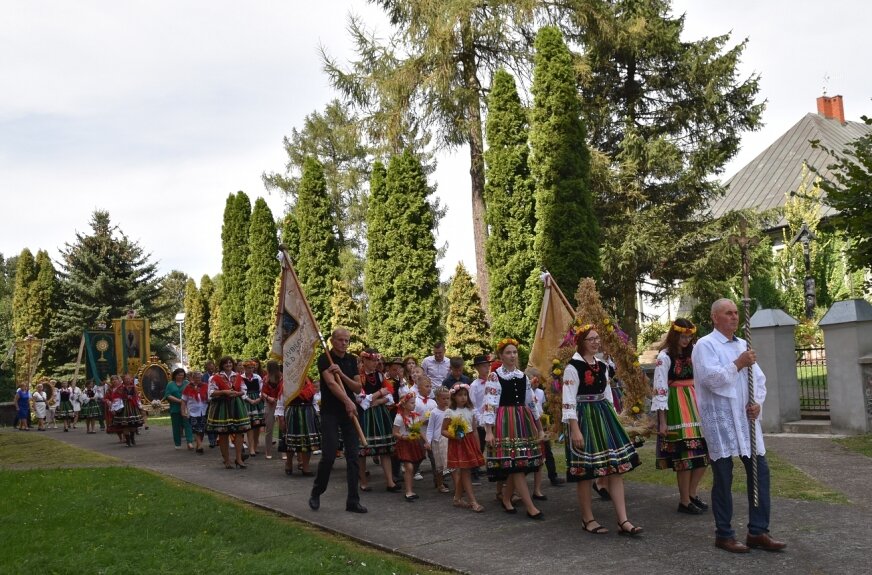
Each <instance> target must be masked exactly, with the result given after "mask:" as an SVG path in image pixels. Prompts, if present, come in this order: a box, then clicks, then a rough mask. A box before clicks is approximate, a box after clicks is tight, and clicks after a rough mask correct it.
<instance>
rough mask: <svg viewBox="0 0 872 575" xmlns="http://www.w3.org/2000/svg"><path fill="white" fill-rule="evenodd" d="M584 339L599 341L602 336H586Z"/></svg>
mask: <svg viewBox="0 0 872 575" xmlns="http://www.w3.org/2000/svg"><path fill="white" fill-rule="evenodd" d="M584 341H590V342H597V341H600V338H599V337H586V338H584Z"/></svg>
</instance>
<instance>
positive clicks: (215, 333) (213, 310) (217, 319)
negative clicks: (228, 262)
mask: <svg viewBox="0 0 872 575" xmlns="http://www.w3.org/2000/svg"><path fill="white" fill-rule="evenodd" d="M200 292H201V293H202V294H203V301H205V302H206V309H207V311H208V315H209V346H208V350H209V352H208V354H207V358H206V359H207V361H208V360H212V361H218V358H220V357H221V356H222V355H224V348H223V347H222V346H221V300H222V298H223V297H224V276H222V275H221V274H218V275H216V276H215V277H214V278H210V277H209V276H206V275H204V276H203V279H202V280H200Z"/></svg>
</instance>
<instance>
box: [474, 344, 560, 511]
mask: <svg viewBox="0 0 872 575" xmlns="http://www.w3.org/2000/svg"><path fill="white" fill-rule="evenodd" d="M497 354H498V355H499V357H500V361H501V365H500V366H499V367H498V368H497V369H496V370H494V371H493V372H491V374H490V375H489V376H488V381H487V384H486V385H485V397H484V401H485V404H484V409H483V410H482V423H484V427H485V443H486V444H487V457H486V461H487V475H488V479H489V480H490V481H501V482H504V486H503V488H502V490H501V503H502V505H503V510H504V511H505V512H506V513H515V512H516V511H517V510H516V509H515V508H514V506H513V505H512V495H513V494H515V493H517V494H518V496H519V497H520V498H521V501H522V502H523V503H524V507H526V508H527V516H528V517H530V518H531V519H543V518H544V517H543V515H542V512H541V511H539V510H538V509H537V508H536V506H535V505H534V504H533V499H532V498H531V497H530V490H529V488H528V487H527V481H526V479H525V477H524V474H525V473H531V472H534V471H536V470H537V469H539V467H540V466H541V465H542V449H541V442H542V441H543V440H544V439H545V434H544V433H543V431H542V424H541V423H540V421H539V418H538V417H537V416H536V404H535V400H534V398H533V389H532V387H531V386H530V380H529V379H527V376H526V375H524V372H523V371H521V370H520V369H518V341H517V340H515V339H512V338H505V339H502V340H500V342H499V343H498V344H497Z"/></svg>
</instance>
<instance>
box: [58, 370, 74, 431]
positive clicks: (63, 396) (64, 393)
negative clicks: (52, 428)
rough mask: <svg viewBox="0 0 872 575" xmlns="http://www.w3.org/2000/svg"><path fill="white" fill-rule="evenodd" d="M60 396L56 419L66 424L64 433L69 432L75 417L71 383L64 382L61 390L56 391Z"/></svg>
mask: <svg viewBox="0 0 872 575" xmlns="http://www.w3.org/2000/svg"><path fill="white" fill-rule="evenodd" d="M55 393H57V395H58V406H57V407H56V408H55V419H60V420H61V421H63V422H64V431H69V430H70V427H71V425H72V422H73V418H74V417H75V412H74V411H73V401H72V395H73V391H72V390H71V389H70V384H69V382H66V381H65V382H63V383H62V384H61V388H60V389H58V390H55Z"/></svg>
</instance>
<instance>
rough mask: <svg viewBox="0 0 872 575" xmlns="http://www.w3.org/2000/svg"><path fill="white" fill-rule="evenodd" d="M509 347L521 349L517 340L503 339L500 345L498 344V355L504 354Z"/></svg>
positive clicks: (511, 338)
mask: <svg viewBox="0 0 872 575" xmlns="http://www.w3.org/2000/svg"><path fill="white" fill-rule="evenodd" d="M507 345H513V346H515V347H519V346H520V344H519V343H518V340H516V339H515V338H513V337H504V338H503V339H501V340H500V341H499V343H497V353H498V354H499V353H502V352H503V350H504V349H505V348H506V346H507Z"/></svg>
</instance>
